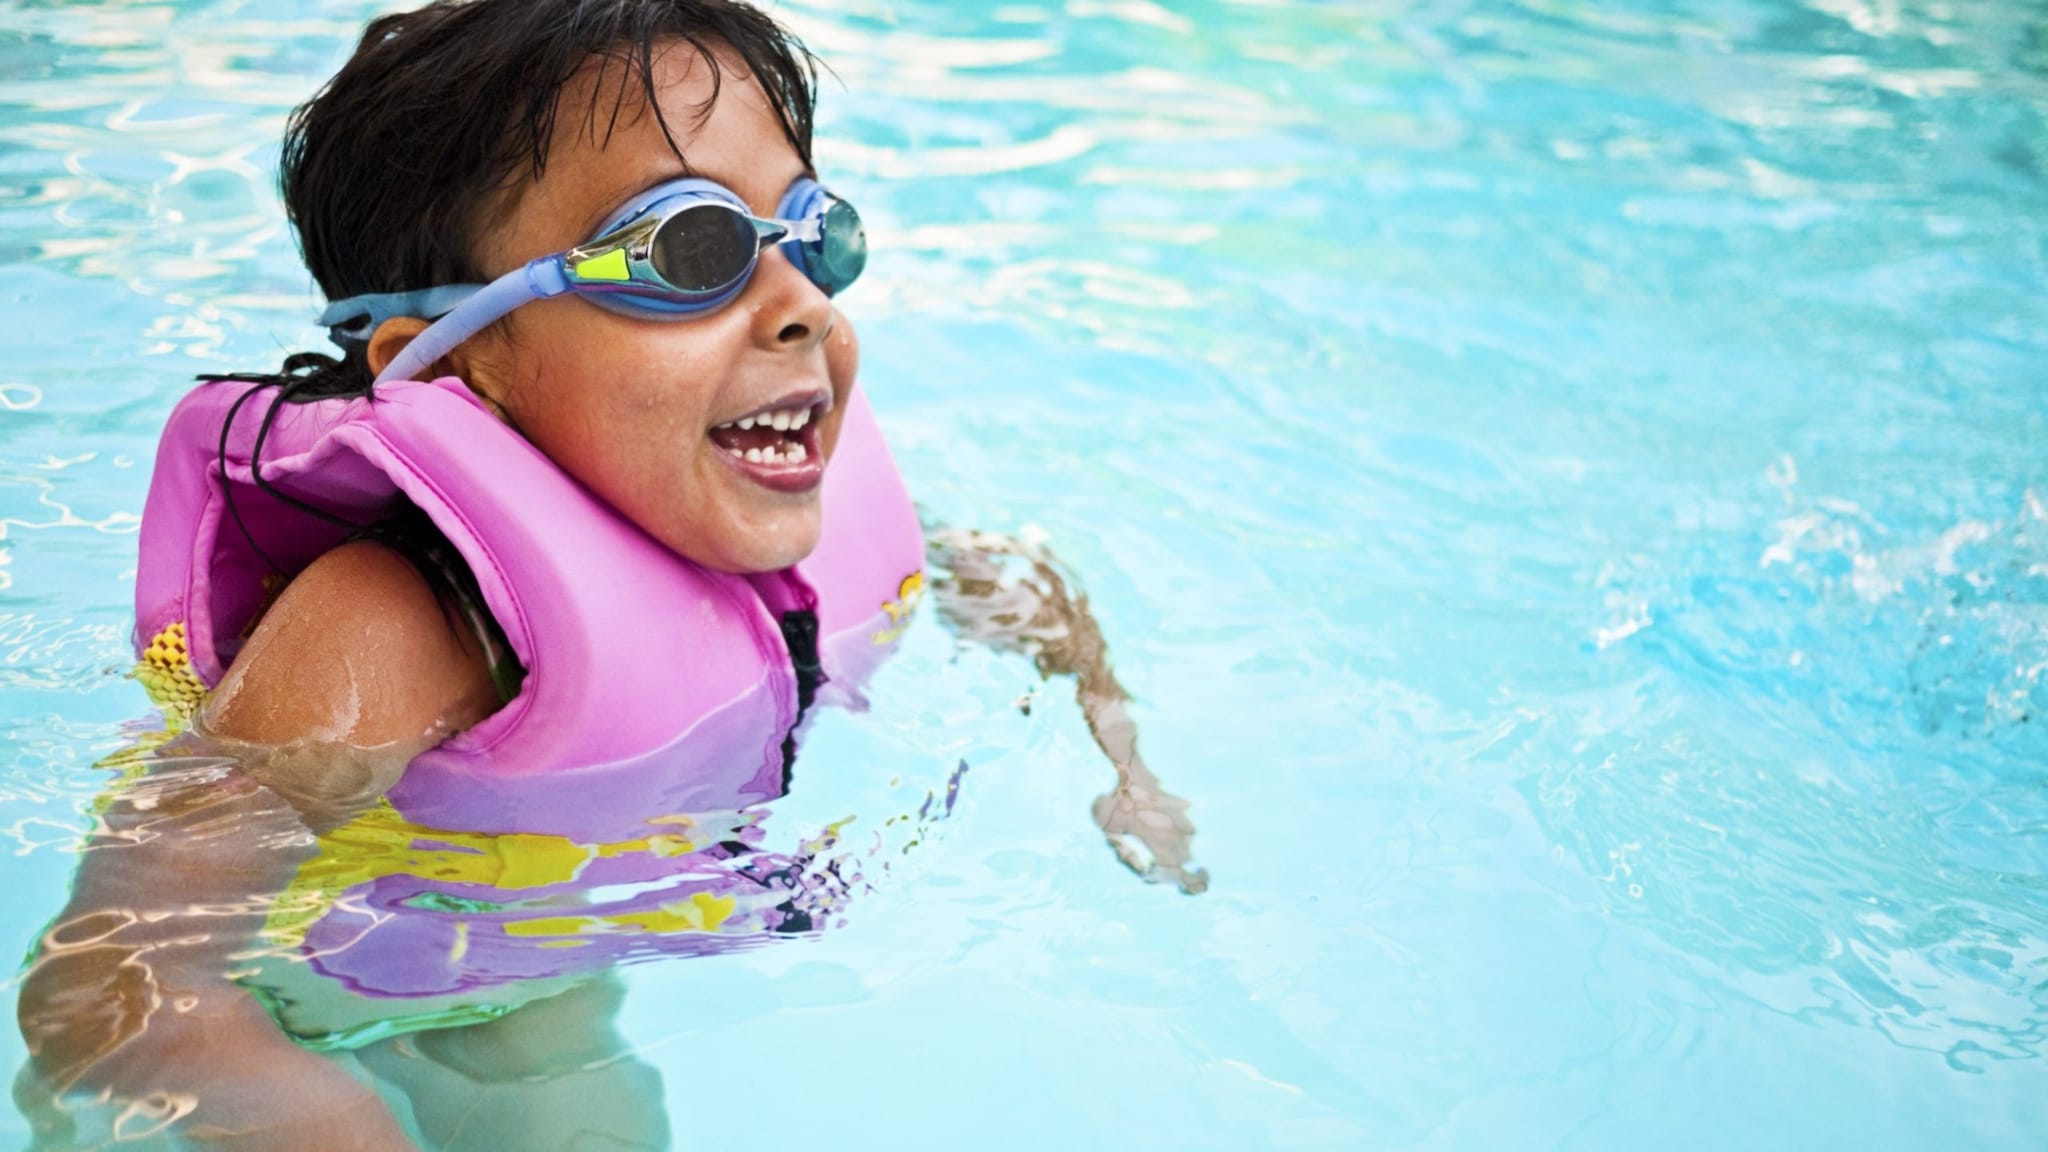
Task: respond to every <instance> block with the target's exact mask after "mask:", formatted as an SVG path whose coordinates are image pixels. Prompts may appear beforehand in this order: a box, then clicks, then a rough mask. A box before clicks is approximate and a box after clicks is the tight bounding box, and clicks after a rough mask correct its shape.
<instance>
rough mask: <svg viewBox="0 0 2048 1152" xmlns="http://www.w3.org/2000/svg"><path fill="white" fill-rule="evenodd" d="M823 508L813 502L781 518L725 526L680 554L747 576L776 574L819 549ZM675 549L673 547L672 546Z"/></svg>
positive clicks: (689, 544) (688, 544) (680, 549)
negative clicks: (766, 573) (759, 573)
mask: <svg viewBox="0 0 2048 1152" xmlns="http://www.w3.org/2000/svg"><path fill="white" fill-rule="evenodd" d="M819 513H820V508H819V506H818V502H817V501H815V500H814V501H811V502H810V505H809V507H807V508H792V509H788V510H785V511H783V512H781V514H779V515H774V516H765V517H759V518H751V517H750V518H748V519H747V521H746V523H745V526H744V527H741V526H739V525H736V524H733V525H725V526H721V527H722V528H723V529H724V530H722V531H718V532H716V533H710V534H706V535H708V536H710V537H711V538H708V539H707V538H705V537H704V536H700V537H698V538H697V539H693V540H689V541H686V542H684V544H683V546H682V547H677V548H676V551H677V552H678V553H680V554H681V555H682V556H683V558H684V559H686V560H692V561H695V562H696V563H698V564H701V565H703V566H704V567H706V568H710V569H714V570H716V571H719V572H732V573H736V574H740V575H745V574H747V573H750V572H775V571H779V570H780V569H783V568H787V567H789V566H791V565H792V564H797V563H800V562H802V561H803V559H804V558H805V557H807V556H809V555H810V554H811V553H812V552H814V551H816V550H817V547H818V537H819V534H820V529H821V517H820V515H819ZM671 546H672V547H673V545H671Z"/></svg>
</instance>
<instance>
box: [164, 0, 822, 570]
mask: <svg viewBox="0 0 2048 1152" xmlns="http://www.w3.org/2000/svg"><path fill="white" fill-rule="evenodd" d="M671 45H682V46H685V47H687V48H688V49H689V50H692V51H694V52H695V53H696V54H697V56H698V58H699V59H700V60H701V61H702V62H703V63H704V64H705V65H706V66H708V67H709V68H710V70H711V78H712V91H711V96H710V98H709V99H708V100H707V101H706V102H705V103H704V104H703V105H702V106H701V107H700V108H699V109H698V112H697V115H698V117H699V118H700V119H701V117H704V116H707V115H709V114H710V111H711V103H712V102H713V101H715V100H717V98H718V94H719V91H720V90H721V88H722V86H723V84H724V82H725V80H726V79H727V78H728V77H727V76H726V75H725V69H724V68H723V67H722V66H721V63H720V61H719V58H718V56H717V55H716V51H717V50H718V49H720V48H723V49H726V50H729V51H730V52H731V53H732V54H734V55H736V56H738V57H739V60H740V61H741V62H742V63H743V64H744V65H745V68H746V71H747V72H748V73H749V74H750V75H751V77H752V80H753V82H754V83H757V84H759V85H760V86H761V89H762V91H763V92H765V93H766V95H767V97H768V103H769V106H770V107H771V108H772V109H773V110H774V113H775V116H776V119H777V120H778V121H779V122H780V124H781V126H782V131H783V134H784V135H785V136H786V137H787V138H788V139H789V142H790V144H791V145H792V146H793V147H794V148H795V149H796V153H797V155H798V157H800V158H801V159H802V160H803V163H804V166H805V168H809V167H810V166H811V124H812V112H813V109H814V107H815V105H816V101H817V74H818V63H817V59H816V57H814V56H812V55H811V53H810V51H809V50H808V49H806V48H805V47H804V46H803V44H802V43H801V42H799V41H798V40H797V39H796V38H795V37H794V36H792V35H791V34H790V33H789V32H788V31H786V30H785V29H783V28H782V27H781V26H780V25H779V24H777V23H776V22H775V21H774V20H773V19H771V18H770V17H769V16H767V15H766V14H765V13H763V12H761V11H760V10H759V9H756V8H754V7H751V6H750V5H748V4H745V3H740V2H738V0H435V2H434V3H431V4H428V5H426V6H425V7H422V8H418V9H415V10H413V11H410V12H399V13H394V14H391V15H387V16H380V17H378V18H377V19H375V20H373V21H371V22H370V25H369V27H368V28H366V29H365V30H364V32H363V38H362V40H361V42H360V43H359V44H357V46H356V50H355V52H354V54H353V55H351V56H350V57H349V59H348V62H347V63H345V64H343V65H342V67H341V70H340V71H339V72H337V73H335V75H334V77H333V79H331V80H329V81H328V82H327V84H326V85H325V86H324V87H322V88H321V89H320V91H319V92H318V93H316V94H315V95H314V96H313V98H312V99H311V100H308V101H307V102H306V103H305V104H302V105H300V106H299V107H298V108H297V109H296V110H294V111H293V112H292V115H291V119H290V120H289V122H288V123H287V126H286V128H285V139H284V154H283V160H282V163H281V165H280V171H279V179H278V182H279V186H280V188H281V190H282V192H283V194H284V204H285V213H286V215H287V216H288V217H289V218H290V220H291V224H292V228H293V231H294V233H295V234H296V235H297V237H298V241H299V250H300V251H301V252H302V253H303V254H304V256H305V260H306V267H307V269H308V270H310V271H311V272H312V274H313V279H314V280H316V281H317V282H318V283H319V285H320V288H321V290H322V291H323V292H324V293H325V294H326V296H327V299H329V300H342V299H346V298H348V297H351V296H358V295H362V294H365V293H372V292H407V291H413V290H416V289H421V288H432V287H435V286H437V285H442V284H459V283H471V282H476V281H480V280H482V279H484V275H483V271H482V269H480V268H479V267H478V266H477V263H476V257H475V255H474V252H475V248H476V243H477V239H478V231H479V228H478V226H479V213H480V212H481V211H482V210H483V209H485V208H487V207H490V206H492V205H493V204H495V203H497V202H499V201H500V198H501V197H502V196H503V195H504V194H505V193H506V192H507V191H508V190H510V189H513V188H516V187H517V186H518V185H519V184H520V183H521V182H523V181H526V180H530V179H534V178H537V177H538V176H539V175H540V174H541V173H542V172H543V171H544V170H545V169H546V168H547V164H548V151H549V146H550V144H551V142H552V141H553V138H554V134H555V129H556V124H557V120H558V113H559V111H560V109H561V104H562V98H563V95H564V93H565V90H566V89H567V87H568V85H569V82H570V81H571V80H572V79H573V78H575V77H576V76H577V74H578V73H579V72H580V71H582V70H583V69H584V68H585V67H586V66H588V65H589V64H590V63H591V62H592V61H596V62H597V63H598V66H599V73H598V77H597V85H596V96H595V98H594V99H593V100H592V101H591V103H590V106H589V109H588V112H587V123H586V124H585V125H584V127H585V130H586V131H588V132H590V133H591V134H592V135H593V137H594V138H595V139H597V140H600V141H604V140H608V139H609V138H610V134H611V132H612V131H613V130H614V129H615V128H616V127H617V126H618V125H619V123H620V121H621V119H622V118H624V117H630V116H633V115H639V114H642V111H643V109H644V111H645V113H647V114H651V115H653V116H654V117H655V119H656V122H657V123H658V124H659V125H660V127H661V131H662V135H663V136H664V137H665V138H666V139H667V140H668V143H669V146H670V147H671V148H672V149H674V150H675V153H676V155H677V157H678V158H682V157H683V150H682V147H681V145H680V144H679V143H678V140H677V128H678V126H677V125H674V124H671V123H670V122H669V121H668V119H667V117H665V116H664V115H663V114H662V110H661V104H660V99H659V93H658V91H657V90H656V88H655V60H656V57H657V54H658V53H660V52H661V51H663V50H664V49H665V48H667V47H669V46H671ZM682 127H685V128H690V127H695V125H685V126H682ZM684 162H685V164H686V165H687V160H686V159H685V161H684ZM337 343H338V344H339V345H340V347H341V355H340V356H333V355H328V354H326V353H321V352H299V353H295V354H293V355H291V356H288V357H286V358H285V361H284V363H283V365H282V366H281V367H280V368H279V369H278V370H277V371H276V372H267V373H233V374H228V375H208V376H204V377H201V379H206V380H215V379H225V380H238V381H242V382H244V383H247V384H248V385H250V388H249V391H248V392H247V393H245V394H244V395H243V396H242V397H241V399H240V400H238V401H237V402H236V403H235V405H234V406H233V408H232V409H231V410H230V412H229V414H228V417H227V424H229V425H232V424H233V422H234V420H235V417H236V415H237V414H239V412H240V410H241V408H242V407H243V405H244V404H246V403H248V402H249V401H251V400H252V399H253V398H255V397H256V396H257V395H258V394H259V393H264V392H268V393H269V408H268V410H267V411H266V412H265V413H264V417H263V422H262V425H261V427H260V431H259V432H258V434H257V437H256V442H255V445H254V448H253V451H252V460H251V462H250V463H251V470H252V472H253V473H254V479H255V483H256V486H257V487H258V488H260V489H262V490H263V491H264V492H266V493H267V494H269V495H270V496H272V497H274V498H276V499H278V500H281V501H283V502H285V503H287V504H290V505H292V506H293V507H296V508H298V509H300V510H302V511H304V512H306V513H308V514H310V515H312V516H315V517H317V518H319V519H321V520H324V521H326V522H328V523H330V524H334V525H337V526H340V527H344V528H346V529H349V530H351V531H353V532H355V533H357V534H359V535H363V536H368V537H370V538H372V539H376V540H378V541H379V542H381V543H383V544H386V545H387V546H389V547H392V548H394V549H395V550H397V551H398V552H400V553H401V554H403V555H405V556H406V557H407V558H408V559H411V560H412V561H413V563H414V565H415V566H416V567H418V568H419V569H420V570H421V574H422V575H423V576H425V577H426V579H427V581H428V582H429V584H431V585H433V586H434V587H435V589H436V591H437V592H442V593H451V592H452V593H454V594H456V595H457V596H467V597H469V599H470V602H471V603H473V604H474V603H480V600H479V599H477V598H476V596H475V591H476V590H475V587H474V583H475V582H474V578H473V577H470V576H469V574H468V573H467V571H465V570H462V569H461V566H460V565H459V564H457V565H456V566H455V567H456V571H454V572H453V573H451V572H450V571H449V565H448V564H447V563H445V560H444V557H445V556H446V555H450V554H452V549H446V548H445V547H443V545H445V541H441V540H439V539H438V535H437V533H435V532H434V531H433V529H432V525H431V523H430V522H428V521H426V519H425V518H424V517H423V516H420V515H418V514H417V510H416V509H410V508H406V507H403V506H401V507H400V509H399V510H398V512H397V513H396V514H394V515H393V516H391V517H389V518H387V519H385V520H383V521H381V522H380V523H378V524H356V523H353V522H351V521H347V520H344V519H343V518H341V517H339V516H337V515H335V514H334V513H333V512H330V511H328V510H326V509H322V508H319V507H316V506H314V505H311V504H308V503H306V502H304V501H302V500H300V499H298V498H296V497H294V496H292V495H290V494H289V493H285V492H280V491H278V490H277V489H276V488H275V487H273V486H272V485H271V484H270V483H269V482H268V481H267V480H265V479H264V478H263V474H262V467H261V460H262V453H263V445H264V441H265V440H266V439H267V438H268V434H269V431H270V428H271V426H272V425H273V423H274V422H275V420H276V418H277V414H278V410H279V408H280V407H281V406H282V405H284V404H287V403H296V402H305V401H311V400H319V399H326V398H329V397H336V396H359V395H369V394H370V391H371V380H372V377H373V375H374V373H372V372H371V371H370V365H369V360H368V345H367V342H366V341H364V340H361V339H337ZM272 390H274V391H272ZM226 450H227V429H226V427H223V429H222V433H221V446H220V453H221V461H220V462H221V465H222V467H223V469H225V465H226ZM232 489H233V485H229V486H228V492H227V509H228V512H229V513H230V515H231V517H232V518H233V520H234V521H235V523H236V525H237V526H238V527H239V528H240V529H241V532H242V535H243V536H244V537H245V538H247V539H248V540H249V543H250V545H251V547H253V548H256V550H257V554H258V555H259V556H261V557H262V558H263V559H264V560H265V562H266V563H270V565H271V567H273V568H277V567H278V565H276V564H275V563H274V562H270V559H269V557H268V556H264V555H263V553H262V549H261V548H260V547H259V546H257V545H256V541H255V539H254V537H253V536H251V535H250V534H249V531H248V528H247V527H246V525H243V524H242V518H241V515H240V513H239V512H237V511H236V509H235V505H234V497H233V491H232ZM451 581H452V582H453V583H454V584H455V585H456V587H454V588H450V587H448V584H449V583H450V582H451Z"/></svg>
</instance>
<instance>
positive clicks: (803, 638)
mask: <svg viewBox="0 0 2048 1152" xmlns="http://www.w3.org/2000/svg"><path fill="white" fill-rule="evenodd" d="M781 623H782V642H783V644H784V646H786V647H787V648H788V649H789V666H790V668H792V669H793V670H794V671H795V672H796V719H795V720H792V721H791V722H790V725H789V732H788V734H787V735H785V736H783V738H782V791H783V793H784V794H785V795H786V794H788V792H789V785H790V781H791V780H792V779H793V778H794V776H795V773H796V730H797V726H798V725H800V724H802V723H803V722H804V713H805V712H807V711H809V710H810V707H811V702H812V701H814V700H816V699H817V698H818V686H819V685H820V684H823V683H824V682H825V668H824V666H823V665H821V664H820V663H819V662H818V614H817V613H816V612H813V611H812V610H810V609H809V608H794V609H791V610H790V611H788V612H784V613H783V614H782V621H781Z"/></svg>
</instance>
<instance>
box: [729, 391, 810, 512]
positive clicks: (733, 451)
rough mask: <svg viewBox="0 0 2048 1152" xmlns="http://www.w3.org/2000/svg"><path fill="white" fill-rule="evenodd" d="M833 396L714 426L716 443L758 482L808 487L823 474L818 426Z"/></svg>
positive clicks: (787, 488) (785, 487)
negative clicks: (828, 398) (829, 398)
mask: <svg viewBox="0 0 2048 1152" xmlns="http://www.w3.org/2000/svg"><path fill="white" fill-rule="evenodd" d="M829 407H830V401H829V400H821V401H819V402H817V403H814V404H802V403H795V404H791V403H784V404H783V405H782V406H780V407H775V408H764V409H762V410H761V411H759V412H755V413H753V414H752V415H749V416H742V417H740V418H739V419H737V420H728V421H726V422H725V423H723V424H720V425H718V426H717V427H714V428H713V429H711V433H710V435H711V442H712V443H713V444H715V445H717V446H718V448H719V449H720V450H721V451H723V452H724V453H725V455H726V457H727V458H728V460H730V461H731V462H732V463H733V464H736V465H738V466H740V470H741V471H742V472H745V473H746V474H747V475H749V476H750V477H752V478H753V479H754V480H755V481H757V482H759V483H763V484H766V485H768V486H769V487H771V488H776V489H780V490H785V491H802V490H803V489H805V488H808V487H810V486H812V485H813V484H815V483H816V482H817V480H818V478H819V477H821V476H823V474H824V468H825V457H824V453H823V452H822V451H820V450H819V447H818V425H819V423H820V422H821V421H822V419H823V418H824V415H825V412H826V410H827V409H828V408H829Z"/></svg>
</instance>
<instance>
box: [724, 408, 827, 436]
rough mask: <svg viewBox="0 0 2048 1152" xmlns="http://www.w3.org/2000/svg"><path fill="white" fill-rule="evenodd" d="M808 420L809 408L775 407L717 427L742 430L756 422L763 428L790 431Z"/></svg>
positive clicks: (809, 418) (809, 419)
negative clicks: (770, 410)
mask: <svg viewBox="0 0 2048 1152" xmlns="http://www.w3.org/2000/svg"><path fill="white" fill-rule="evenodd" d="M810 422H811V410H810V409H809V408H777V409H775V410H774V411H772V412H762V413H759V414H758V415H754V416H743V417H741V418H740V419H738V420H728V421H726V422H725V423H723V424H720V425H719V427H720V428H738V429H739V430H741V431H742V432H744V431H747V430H748V429H751V428H753V427H754V426H755V425H757V424H758V425H761V426H762V427H764V428H773V429H775V430H776V431H777V432H791V431H795V430H796V429H799V428H802V427H803V426H804V425H806V424H809V423H810Z"/></svg>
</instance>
